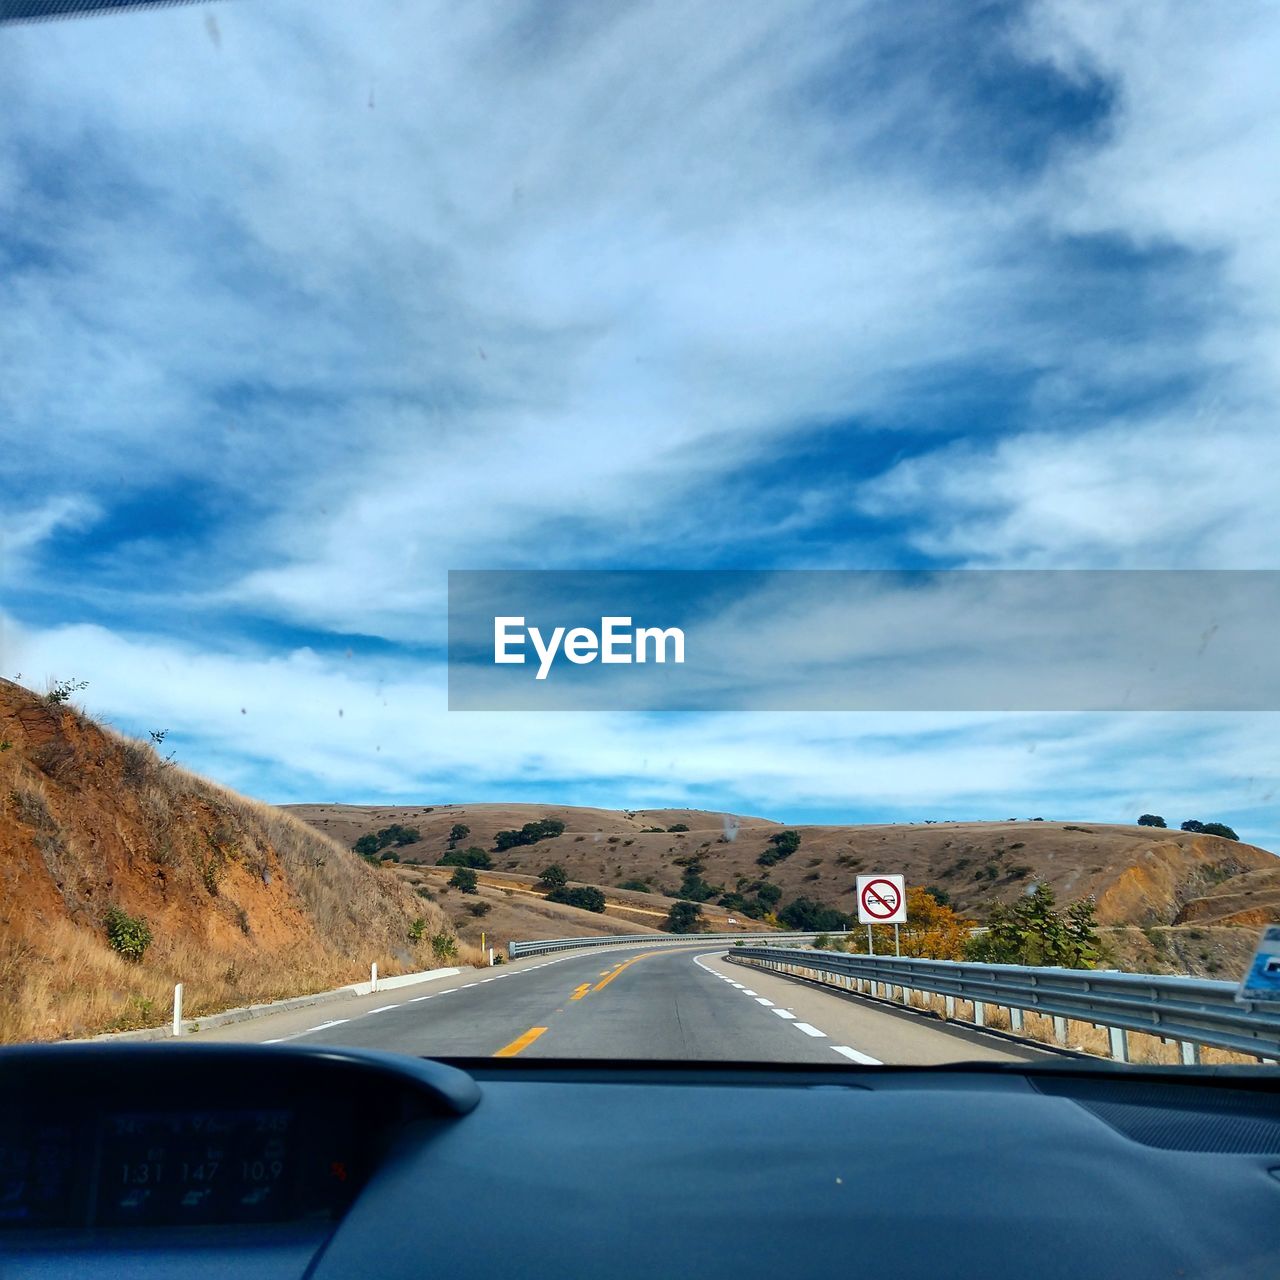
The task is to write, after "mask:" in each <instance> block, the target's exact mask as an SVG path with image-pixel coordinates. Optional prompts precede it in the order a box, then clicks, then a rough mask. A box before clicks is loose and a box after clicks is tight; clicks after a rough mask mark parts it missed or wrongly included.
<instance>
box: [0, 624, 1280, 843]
mask: <svg viewBox="0 0 1280 1280" xmlns="http://www.w3.org/2000/svg"><path fill="white" fill-rule="evenodd" d="M13 636H14V639H15V645H14V648H13V650H12V652H10V653H9V654H8V655H6V661H7V662H11V663H12V662H17V663H19V664H20V665H21V667H22V669H23V670H24V671H25V672H26V673H27V674H28V676H29V675H30V673H32V672H39V673H41V674H42V675H43V674H52V675H57V676H59V677H61V678H66V677H68V676H70V675H75V676H76V677H77V678H80V679H86V680H88V681H89V688H88V689H87V690H86V692H85V694H84V695H83V698H84V703H85V705H86V706H87V707H88V709H89V710H90V711H92V712H93V713H95V714H98V715H102V716H104V717H106V718H107V719H108V720H111V721H113V722H115V723H117V724H118V725H120V726H121V727H122V728H126V729H130V730H132V731H135V732H137V733H140V734H141V733H143V732H145V731H146V730H148V729H151V728H156V729H160V728H164V729H169V730H170V731H171V733H172V736H171V738H170V739H169V742H170V743H171V744H173V745H174V746H175V747H176V749H177V751H178V755H179V758H180V760H181V761H182V762H183V763H185V764H188V765H190V766H192V767H195V768H197V769H205V770H209V771H211V772H213V773H214V774H215V775H216V776H219V777H220V778H221V779H222V780H223V781H225V782H227V783H229V784H231V785H234V786H237V787H239V788H241V789H242V790H245V791H248V792H250V793H255V794H258V795H261V796H263V798H265V799H269V800H277V801H283V800H302V799H307V800H341V801H348V802H360V801H366V802H367V801H370V800H375V799H377V798H379V797H404V798H406V799H407V798H410V797H412V798H413V800H415V801H421V802H422V803H431V802H432V801H442V802H459V801H468V800H470V801H479V800H498V799H511V798H513V797H524V798H533V797H535V796H537V797H542V798H546V799H554V800H556V801H559V802H563V803H574V802H577V803H602V804H612V805H617V806H633V807H635V806H657V805H680V804H691V805H694V806H697V807H718V805H719V804H721V803H726V802H729V801H732V800H734V799H738V800H739V801H740V803H741V804H742V805H743V807H746V808H750V809H751V810H753V811H754V812H757V813H760V814H763V815H764V816H774V817H782V818H784V819H785V818H786V817H787V816H788V814H796V813H803V812H806V811H807V812H812V811H815V810H822V811H824V812H829V813H830V812H841V811H843V812H868V811H870V812H877V813H882V814H883V813H886V812H888V813H909V814H912V815H916V816H919V817H950V816H956V817H962V816H985V817H992V818H1003V817H1008V816H1013V815H1018V816H1023V817H1028V816H1033V815H1034V814H1036V813H1040V814H1045V813H1046V811H1047V816H1051V817H1052V816H1057V817H1080V816H1083V817H1089V818H1093V819H1094V820H1108V819H1110V820H1115V821H1125V820H1129V819H1130V818H1131V817H1133V816H1136V813H1138V812H1142V811H1144V810H1148V809H1152V807H1153V806H1159V805H1163V809H1162V808H1159V807H1155V809H1154V811H1155V812H1164V811H1166V810H1167V811H1168V812H1169V814H1170V815H1172V814H1175V813H1176V814H1179V815H1181V816H1184V817H1185V816H1199V817H1202V818H1208V817H1211V816H1214V815H1219V816H1221V815H1227V816H1228V819H1229V820H1231V819H1234V820H1235V825H1236V826H1237V827H1238V828H1240V829H1241V834H1242V835H1243V836H1244V838H1246V839H1250V838H1252V839H1254V840H1258V841H1261V842H1263V843H1267V842H1272V843H1280V825H1278V824H1277V823H1276V821H1275V805H1274V798H1275V793H1276V788H1277V785H1278V784H1280V774H1278V773H1277V771H1276V769H1275V766H1274V763H1273V762H1274V752H1271V751H1270V743H1271V741H1272V740H1273V734H1274V722H1275V716H1265V715H1256V716H1244V715H1242V716H1217V717H1208V716H1199V717H1175V716H1168V715H1145V716H1144V715H1128V716H1067V715H1062V716H1029V715H1025V716H1009V715H1006V716H1000V715H968V714H966V715H960V714H952V715H938V714H923V713H920V714H912V715H901V714H867V715H840V714H834V713H833V714H827V715H821V716H816V717H815V716H814V715H813V714H811V713H796V714H790V713H782V712H778V713H755V714H749V713H735V714H731V715H696V716H694V715H690V716H680V717H664V716H635V715H610V714H588V713H570V712H559V713H548V714H534V713H526V714H514V715H494V714H489V713H475V714H470V715H462V714H458V713H452V714H451V713H449V712H448V711H447V710H446V695H445V688H444V673H443V670H442V669H441V668H440V667H438V666H422V665H414V666H409V665H408V664H404V663H395V662H382V663H378V662H371V661H367V660H359V659H340V658H339V659H326V658H323V657H320V656H318V655H316V654H314V653H312V652H310V651H307V650H297V651H293V652H290V653H287V654H279V655H252V654H246V653H243V652H241V653H237V654H215V653H209V652H204V651H200V650H198V649H196V648H195V647H193V646H187V645H182V644H178V643H175V642H173V641H167V640H162V639H158V638H153V637H146V636H137V637H125V636H119V635H115V634H113V633H111V632H108V631H105V630H104V629H102V628H98V627H90V626H72V627H62V628H56V629H52V630H48V631H41V632H34V631H30V630H23V629H16V628H15V629H13ZM242 709H243V710H242ZM339 712H341V714H339ZM566 780H568V781H566ZM709 795H710V796H714V797H716V799H715V800H714V801H712V802H708V800H707V797H708V796H709ZM722 797H723V798H725V799H724V800H722V799H721V798H722ZM1135 806H1136V807H1135ZM1130 810H1133V813H1132V814H1131V813H1130V812H1129V811H1130ZM1241 814H1243V815H1244V817H1240V816H1239V815H1241ZM1246 819H1247V820H1246Z"/></svg>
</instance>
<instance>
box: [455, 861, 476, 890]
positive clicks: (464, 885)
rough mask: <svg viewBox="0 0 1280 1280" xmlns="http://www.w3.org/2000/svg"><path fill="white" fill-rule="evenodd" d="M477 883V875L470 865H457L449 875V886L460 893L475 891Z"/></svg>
mask: <svg viewBox="0 0 1280 1280" xmlns="http://www.w3.org/2000/svg"><path fill="white" fill-rule="evenodd" d="M479 883H480V881H479V877H478V876H477V875H476V873H475V872H474V871H472V870H471V868H470V867H459V868H458V869H457V870H456V871H455V872H454V873H453V875H451V876H450V877H449V887H450V888H452V889H457V890H458V891H459V892H461V893H475V892H476V888H477V886H478V885H479Z"/></svg>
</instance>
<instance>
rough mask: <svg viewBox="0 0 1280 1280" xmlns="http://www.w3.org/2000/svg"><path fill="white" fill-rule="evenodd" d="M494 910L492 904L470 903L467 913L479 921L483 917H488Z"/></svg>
mask: <svg viewBox="0 0 1280 1280" xmlns="http://www.w3.org/2000/svg"><path fill="white" fill-rule="evenodd" d="M492 910H493V905H492V903H488V902H468V903H467V911H468V912H469V913H470V914H471V915H473V916H475V917H476V919H479V918H480V917H481V916H487V915H488V914H489V912H490V911H492Z"/></svg>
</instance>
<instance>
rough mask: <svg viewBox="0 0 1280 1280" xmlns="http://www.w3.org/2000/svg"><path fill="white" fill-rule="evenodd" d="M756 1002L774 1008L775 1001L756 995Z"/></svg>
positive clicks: (767, 1007)
mask: <svg viewBox="0 0 1280 1280" xmlns="http://www.w3.org/2000/svg"><path fill="white" fill-rule="evenodd" d="M756 1004H762V1005H764V1007H765V1008H766V1009H772V1008H773V1001H772V1000H769V999H767V998H766V997H765V996H756Z"/></svg>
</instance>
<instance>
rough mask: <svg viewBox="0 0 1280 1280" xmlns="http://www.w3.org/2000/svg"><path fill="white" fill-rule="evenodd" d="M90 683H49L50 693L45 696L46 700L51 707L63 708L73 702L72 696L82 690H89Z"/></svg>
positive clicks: (65, 681)
mask: <svg viewBox="0 0 1280 1280" xmlns="http://www.w3.org/2000/svg"><path fill="white" fill-rule="evenodd" d="M88 687H89V682H88V681H87V680H74V679H72V680H52V681H50V683H49V691H48V693H46V694H45V695H44V700H45V701H46V702H47V703H49V704H50V705H51V706H55V707H61V706H63V705H64V704H65V703H68V702H70V701H71V695H72V694H74V693H79V692H80V690H81V689H87V688H88Z"/></svg>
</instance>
